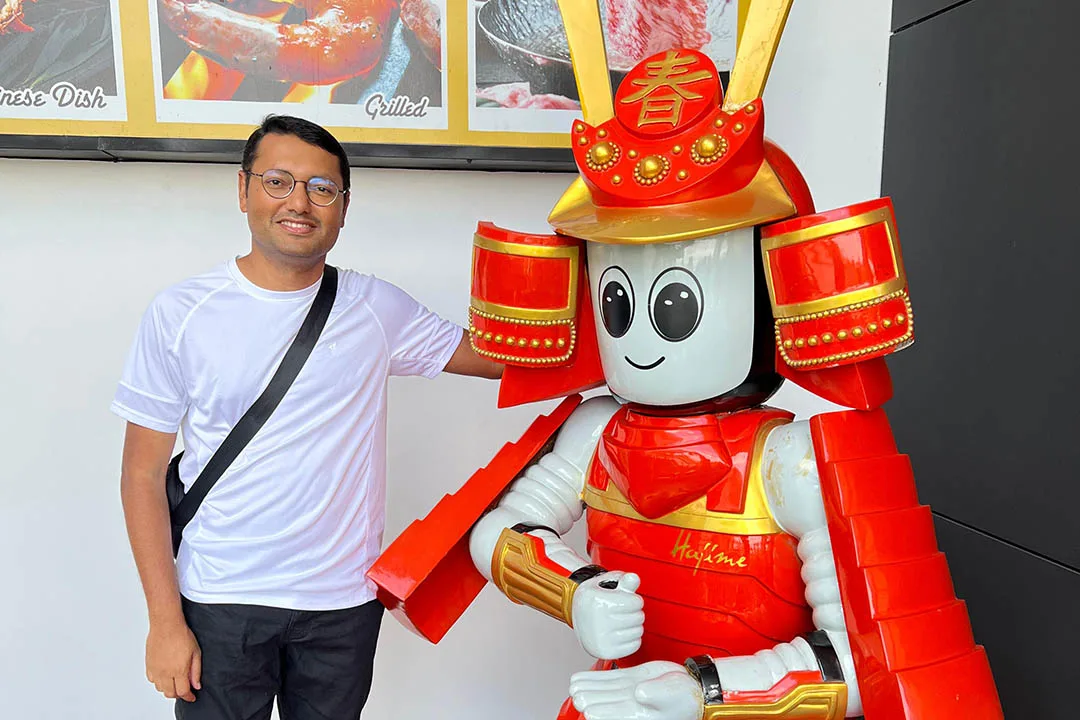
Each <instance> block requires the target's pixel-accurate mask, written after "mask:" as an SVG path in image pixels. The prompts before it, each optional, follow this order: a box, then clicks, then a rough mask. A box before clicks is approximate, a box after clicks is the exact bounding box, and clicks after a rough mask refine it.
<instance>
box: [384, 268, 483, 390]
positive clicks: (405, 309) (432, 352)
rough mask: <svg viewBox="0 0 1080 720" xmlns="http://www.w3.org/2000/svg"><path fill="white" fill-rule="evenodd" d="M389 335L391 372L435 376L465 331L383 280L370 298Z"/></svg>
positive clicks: (388, 345)
mask: <svg viewBox="0 0 1080 720" xmlns="http://www.w3.org/2000/svg"><path fill="white" fill-rule="evenodd" d="M367 300H368V305H369V306H370V307H371V310H372V312H374V313H375V316H376V318H377V319H378V321H379V324H380V325H382V328H383V333H384V334H385V335H386V344H387V352H389V354H390V374H391V375H422V376H424V377H428V378H432V377H435V376H436V375H438V374H439V373H441V372H442V371H443V369H445V368H446V364H447V363H448V362H450V358H451V357H452V356H453V354H454V351H455V350H457V347H458V344H459V343H460V342H461V338H462V334H463V332H464V330H463V329H462V328H461V327H460V326H459V325H456V324H454V323H452V322H450V321H448V320H444V319H443V318H441V317H439V316H438V315H437V314H435V313H433V312H431V311H430V310H428V309H427V308H426V307H424V306H423V305H421V304H420V303H419V302H417V301H416V300H415V299H413V298H412V296H410V295H409V294H408V293H406V292H405V291H404V290H402V289H401V288H398V287H396V286H394V285H391V284H390V283H387V282H383V281H381V280H375V282H373V283H372V289H371V293H370V294H369V295H368V297H367Z"/></svg>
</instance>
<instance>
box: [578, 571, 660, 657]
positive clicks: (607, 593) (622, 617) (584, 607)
mask: <svg viewBox="0 0 1080 720" xmlns="http://www.w3.org/2000/svg"><path fill="white" fill-rule="evenodd" d="M640 584H641V579H640V578H639V577H638V576H637V575H635V574H634V573H623V572H618V571H614V572H605V573H601V574H600V575H597V576H596V577H593V578H590V579H588V580H586V581H585V582H583V583H581V585H580V586H578V588H577V591H576V592H575V593H574V599H573V603H572V608H571V612H572V613H573V615H572V617H573V619H574V632H575V633H576V634H577V637H578V640H579V641H580V642H581V647H583V648H585V652H587V653H589V654H590V655H592V656H593V657H595V658H599V659H601V660H618V659H619V658H624V657H626V656H627V655H631V654H633V653H635V652H637V649H638V648H640V647H641V636H642V634H643V633H644V631H645V613H644V612H643V611H642V608H643V607H644V605H645V601H644V600H642V599H641V596H640V595H638V594H637V589H638V586H639V585H640Z"/></svg>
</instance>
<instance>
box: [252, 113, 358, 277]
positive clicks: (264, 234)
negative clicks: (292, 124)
mask: <svg viewBox="0 0 1080 720" xmlns="http://www.w3.org/2000/svg"><path fill="white" fill-rule="evenodd" d="M268 170H285V171H287V172H289V173H290V174H291V175H292V176H293V177H294V178H295V179H296V181H297V182H296V186H295V187H294V188H293V191H292V192H291V193H290V194H289V196H288V197H286V198H283V199H277V198H274V197H271V196H270V194H268V193H267V191H266V190H265V189H264V187H263V182H262V178H261V177H257V176H254V175H252V176H251V177H250V179H249V177H248V176H247V175H246V173H244V172H243V171H241V172H240V178H239V182H240V188H239V191H240V211H241V212H243V213H246V214H247V216H248V227H250V228H251V239H252V242H253V244H254V245H255V246H257V247H256V248H254V249H258V250H260V251H262V252H263V254H266V255H273V256H278V257H285V258H293V259H309V258H310V259H314V258H318V257H323V256H325V255H326V254H327V253H328V252H329V251H330V249H331V248H332V247H333V246H334V243H335V242H337V237H338V233H339V232H340V231H341V228H342V227H344V225H345V212H346V210H347V209H348V204H349V203H348V195H345V194H344V192H342V193H340V194H339V195H338V198H337V199H336V200H335V201H334V202H333V204H331V205H329V206H327V207H320V206H319V205H316V204H315V203H313V202H311V199H310V197H309V196H308V193H307V185H306V183H305V182H300V181H307V180H309V179H311V178H324V179H327V180H332V181H333V182H334V184H336V185H337V186H338V188H343V185H344V178H342V177H341V169H340V166H339V164H338V159H337V157H336V156H334V155H333V154H332V153H329V152H327V151H325V150H323V149H322V148H320V147H316V146H315V145H310V144H308V143H306V142H304V141H303V140H301V139H300V138H298V137H296V136H294V135H277V134H273V133H271V134H268V135H266V136H265V137H263V139H262V140H261V141H260V142H259V147H258V151H257V152H256V154H255V162H254V163H253V165H252V168H251V171H252V172H253V173H259V174H260V175H262V174H264V173H266V172H267V171H268Z"/></svg>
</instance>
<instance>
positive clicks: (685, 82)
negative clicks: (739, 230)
mask: <svg viewBox="0 0 1080 720" xmlns="http://www.w3.org/2000/svg"><path fill="white" fill-rule="evenodd" d="M722 104H723V91H722V88H721V87H720V81H719V76H718V75H717V73H716V66H715V65H713V63H712V61H711V60H710V59H709V58H708V57H707V56H705V55H704V54H702V53H700V52H697V51H695V50H686V49H680V50H672V51H666V52H661V53H657V54H656V55H653V56H652V57H650V58H647V59H645V60H643V61H642V62H641V63H639V64H638V65H637V66H636V67H635V68H634V69H633V70H631V72H630V73H629V74H628V75H627V77H626V78H625V80H624V81H623V82H622V83H620V85H619V92H618V95H617V97H616V99H615V113H616V114H615V117H613V118H611V119H610V120H608V121H606V122H604V123H602V124H600V125H598V126H596V127H594V126H592V125H589V124H588V123H585V122H576V123H574V127H573V131H572V133H571V142H572V148H573V151H574V159H575V161H576V162H577V166H578V169H579V171H580V173H581V178H582V179H583V180H584V181H585V184H586V185H587V186H588V187H589V190H590V192H591V194H592V199H593V202H595V203H596V204H597V205H599V206H609V207H622V208H628V207H644V206H653V207H655V206H662V205H672V204H679V203H685V202H693V201H695V200H704V199H709V198H715V197H719V196H721V195H726V194H728V193H732V192H735V191H736V190H739V189H741V188H743V187H746V186H747V185H748V184H750V181H751V180H753V179H754V176H755V175H757V172H758V169H759V168H760V167H761V163H762V161H763V160H764V158H765V147H764V143H765V113H764V109H763V103H762V101H761V99H760V98H759V99H757V100H755V101H754V102H751V103H749V104H748V105H746V106H745V107H743V108H742V109H739V110H736V111H734V112H730V113H729V112H725V111H724V110H723V109H722V107H721V106H722ZM701 143H705V144H704V145H702V144H701ZM597 148H603V149H604V151H605V153H604V155H603V156H598V155H597V154H596V152H597ZM598 160H599V162H598ZM647 162H648V163H651V167H650V168H648V169H646V163H647ZM654 173H655V174H654Z"/></svg>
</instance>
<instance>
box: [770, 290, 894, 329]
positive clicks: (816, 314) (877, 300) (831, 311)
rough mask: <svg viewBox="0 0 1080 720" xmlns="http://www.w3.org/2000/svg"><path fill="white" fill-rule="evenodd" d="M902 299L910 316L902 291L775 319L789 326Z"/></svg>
mask: <svg viewBox="0 0 1080 720" xmlns="http://www.w3.org/2000/svg"><path fill="white" fill-rule="evenodd" d="M898 297H903V298H904V303H905V305H907V311H908V315H911V303H910V302H909V300H908V297H907V292H906V291H905V290H903V289H900V290H897V291H895V292H891V293H889V294H888V295H883V296H881V297H879V298H874V299H873V300H863V301H862V302H858V303H853V304H851V305H844V306H843V307H837V308H830V309H829V310H821V311H819V312H814V313H809V314H807V315H795V316H793V317H786V318H777V319H776V322H777V323H779V324H780V325H790V324H791V323H797V322H803V321H805V320H820V319H821V318H827V317H832V316H833V315H839V314H840V313H846V312H855V311H856V310H865V309H866V308H869V307H873V306H875V305H880V304H881V303H883V302H888V301H889V300H892V299H894V298H898Z"/></svg>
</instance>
